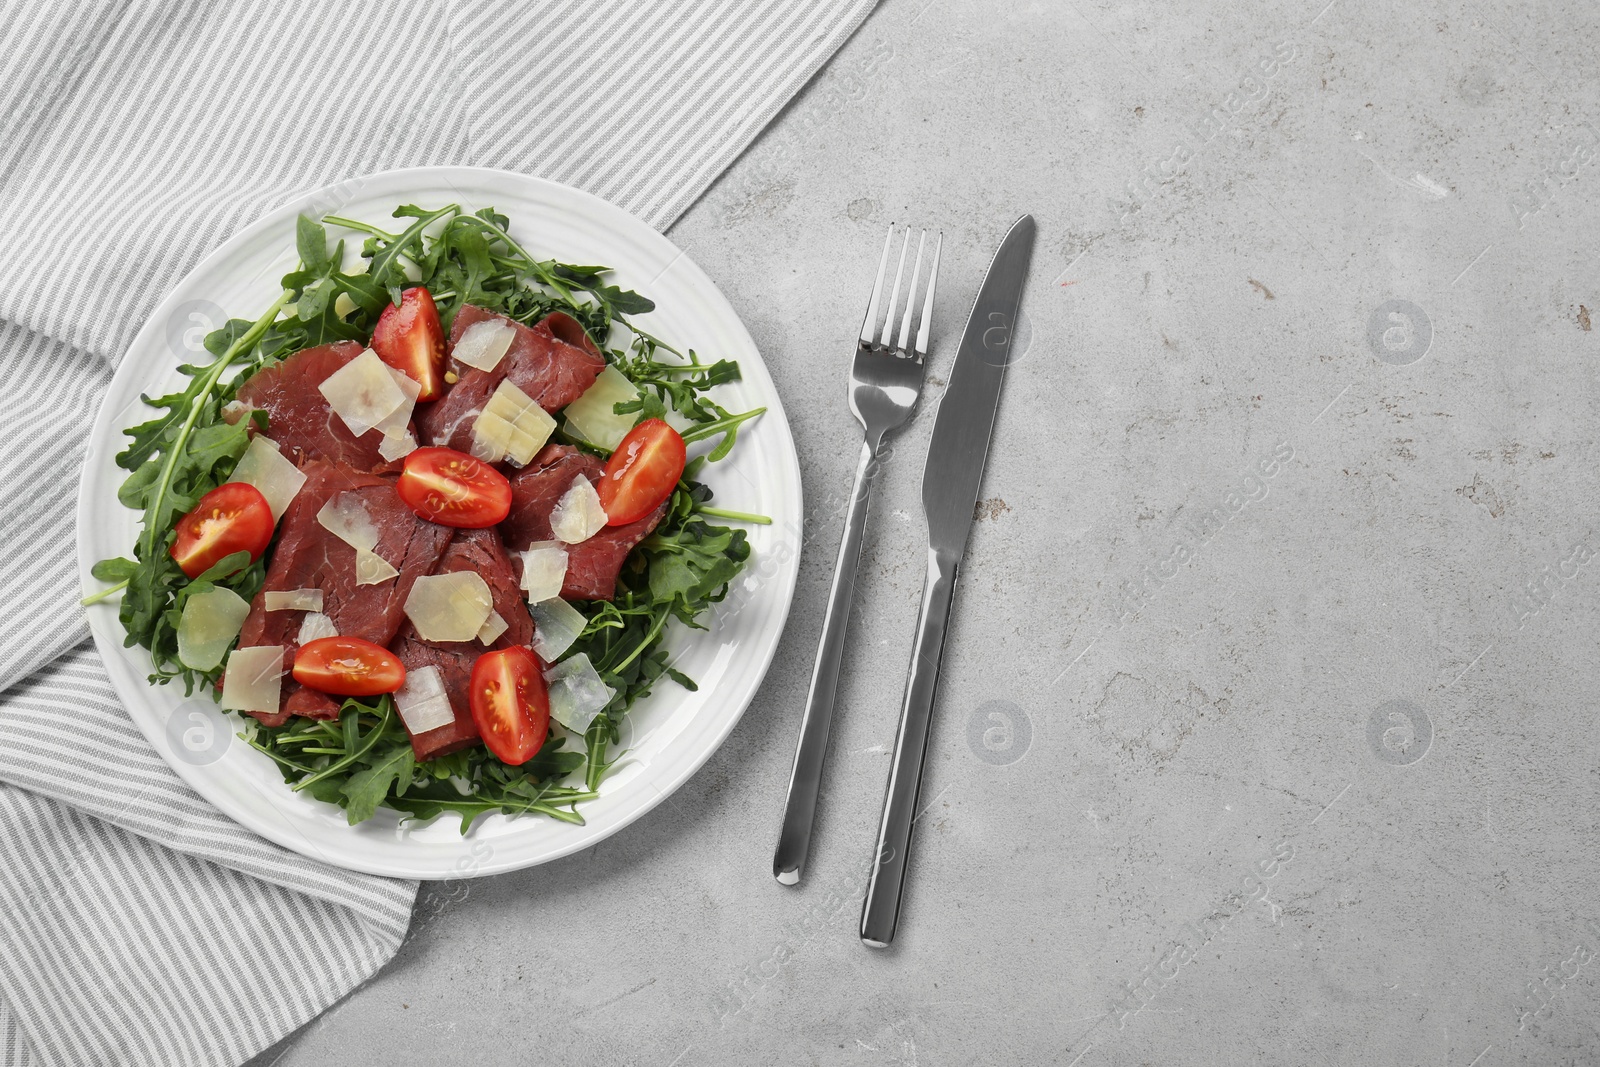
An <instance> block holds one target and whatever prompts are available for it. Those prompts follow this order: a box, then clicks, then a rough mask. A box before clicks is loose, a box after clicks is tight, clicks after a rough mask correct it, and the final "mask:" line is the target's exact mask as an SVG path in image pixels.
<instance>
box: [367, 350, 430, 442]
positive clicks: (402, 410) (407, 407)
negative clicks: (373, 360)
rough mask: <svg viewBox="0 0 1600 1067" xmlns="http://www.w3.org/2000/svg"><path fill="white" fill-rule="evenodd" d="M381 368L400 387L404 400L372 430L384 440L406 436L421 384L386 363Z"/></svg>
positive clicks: (409, 430) (409, 429) (409, 428)
mask: <svg viewBox="0 0 1600 1067" xmlns="http://www.w3.org/2000/svg"><path fill="white" fill-rule="evenodd" d="M383 368H384V370H386V371H388V372H389V377H391V378H393V379H394V384H395V385H398V386H399V387H400V392H401V393H403V394H405V400H404V401H402V402H401V404H400V406H399V407H397V408H395V409H394V410H393V411H391V412H389V414H388V415H386V416H384V418H383V421H381V422H379V423H378V424H377V425H376V426H374V427H373V429H375V430H377V431H378V432H379V433H381V434H382V435H383V436H384V437H385V438H389V437H400V436H401V435H408V434H410V432H411V411H412V409H413V408H415V407H416V404H417V397H419V396H421V395H422V383H421V382H419V381H417V380H416V379H415V378H413V377H411V375H409V374H407V373H405V372H404V371H400V370H396V369H394V368H393V367H391V366H389V365H388V364H387V363H385V364H384V365H383ZM379 451H380V452H381V451H382V446H381V445H380V446H379ZM386 458H387V457H386Z"/></svg>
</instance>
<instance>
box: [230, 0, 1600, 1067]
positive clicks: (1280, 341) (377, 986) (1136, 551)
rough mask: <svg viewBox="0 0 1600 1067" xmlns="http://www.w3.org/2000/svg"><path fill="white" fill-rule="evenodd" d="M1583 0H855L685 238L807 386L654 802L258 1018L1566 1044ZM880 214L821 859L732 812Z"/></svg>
mask: <svg viewBox="0 0 1600 1067" xmlns="http://www.w3.org/2000/svg"><path fill="white" fill-rule="evenodd" d="M1597 40H1600V8H1597V7H1596V6H1595V5H1592V4H1583V3H1577V2H1570V3H1555V2H1534V3H1528V4H1516V5H1512V4H1493V3H1486V2H1483V0H1460V2H1455V3H1443V2H1439V0H1419V2H1416V3H1408V4H1403V5H1396V4H1390V3H1379V2H1377V0H1332V2H1331V3H1330V2H1328V0H1273V2H1261V0H1246V2H1243V3H1222V2H1219V0H1206V2H1204V3H1202V4H1199V5H1190V6H1187V7H1186V8H1185V9H1184V10H1181V11H1178V10H1169V9H1168V8H1167V7H1166V6H1165V5H1157V4H1152V3H1147V2H1143V3H1127V4H1121V3H1113V2H1112V0H1069V2H1062V3H1043V2H1039V3H1012V4H1004V5H1000V4H992V3H986V2H982V0H931V2H930V0H887V2H885V3H884V4H883V5H882V6H881V7H880V8H879V9H878V10H877V11H876V12H875V13H874V14H873V15H872V16H871V17H870V18H869V19H868V21H867V22H866V23H865V24H864V25H863V26H862V28H861V30H860V31H859V32H858V33H857V34H856V35H855V37H854V38H852V40H851V41H850V42H849V43H848V44H847V45H846V47H845V48H844V49H843V50H842V51H841V52H840V53H839V54H838V55H837V56H836V57H835V58H834V60H833V61H832V62H831V64H830V65H829V66H828V67H827V68H826V69H825V70H824V71H823V73H822V74H821V75H819V77H818V78H817V79H816V80H815V81H814V82H813V83H812V84H811V85H810V86H808V87H807V89H806V90H805V91H804V93H802V94H801V95H800V96H799V97H798V98H797V99H796V100H795V101H794V103H793V104H792V105H791V106H790V107H789V108H788V109H787V110H786V111H785V112H784V113H783V115H782V116H781V117H780V118H779V120H778V121H777V122H776V123H775V124H774V125H773V126H772V128H770V129H769V130H767V131H766V133H765V134H764V135H763V136H762V137H761V138H760V140H759V141H758V142H757V143H756V144H755V145H754V146H753V147H752V148H751V149H750V150H749V151H748V152H747V153H746V154H745V155H744V157H742V158H741V159H740V160H739V162H738V163H737V164H736V165H735V166H734V167H733V168H732V169H731V170H730V171H729V172H728V173H727V174H725V175H724V176H723V177H722V178H721V180H720V181H719V182H718V183H717V184H716V186H715V187H714V188H713V189H712V190H711V191H710V192H709V193H708V194H707V195H706V196H705V197H704V198H703V199H702V200H701V201H700V202H699V203H698V204H696V205H695V207H694V208H693V209H692V210H691V211H690V212H689V213H688V214H687V215H686V216H685V217H684V218H683V219H682V220H681V221H680V222H679V223H678V224H677V225H676V226H674V227H673V229H672V230H671V232H670V236H671V238H672V239H673V240H674V241H676V242H677V243H678V244H679V245H680V246H682V247H683V248H685V249H686V250H687V251H688V253H689V255H690V256H691V257H692V258H693V259H694V260H695V261H696V262H697V263H698V264H699V265H700V266H701V267H702V268H704V270H705V271H706V272H707V273H708V274H709V275H710V276H711V277H712V278H713V279H714V280H715V281H716V283H717V284H718V285H719V286H721V288H722V289H723V291H724V292H725V293H726V294H727V296H728V298H729V300H730V301H731V302H732V303H733V305H734V307H735V308H736V309H737V310H738V311H739V313H740V314H741V315H742V316H743V317H744V319H745V321H746V323H747V324H748V326H749V328H750V331H751V333H752V334H753V336H754V337H755V339H756V342H757V344H758V345H759V346H760V348H761V350H762V352H763V355H764V357H765V359H766V361H767V363H768V365H769V366H770V367H771V369H772V373H773V375H774V377H775V378H776V381H777V384H778V387H779V389H780V391H781V393H782V396H783V398H784V401H785V403H786V405H787V407H788V411H789V416H790V419H791V420H792V423H793V428H794V433H795V438H796V444H797V446H798V449H799V454H800V458H801V465H802V470H803V474H804V488H805V494H806V506H807V515H808V519H807V522H806V524H805V527H804V533H803V537H802V538H800V539H799V540H803V549H804V551H803V558H802V564H801V570H800V583H799V588H798V591H797V593H796V596H795V600H794V607H793V611H792V614H791V615H790V617H789V623H788V629H787V631H786V633H785V636H784V640H783V643H782V645H781V647H780V649H779V652H778V656H777V659H776V661H775V662H774V664H773V666H772V669H771V672H770V674H769V675H768V677H767V680H766V683H765V685H764V686H763V688H762V690H761V692H760V693H759V695H758V696H757V697H756V700H755V702H754V703H753V704H752V706H751V707H750V710H749V712H748V713H747V714H746V715H745V717H744V719H743V721H742V722H741V723H740V724H739V726H738V728H737V730H736V731H735V732H734V733H733V735H732V736H731V738H730V739H729V740H728V742H727V743H726V744H725V745H724V746H723V748H722V749H721V750H720V751H719V752H718V753H717V754H716V755H715V756H714V757H713V758H712V759H711V761H710V762H709V763H708V764H707V765H706V766H705V768H704V769H703V770H701V771H700V773H699V774H698V775H696V776H695V777H694V778H693V779H692V780H691V781H689V783H688V784H687V785H686V786H684V787H683V789H681V790H680V791H679V792H678V793H677V794H676V795H674V796H673V797H672V798H671V800H670V802H669V803H666V804H663V805H662V806H661V807H660V808H658V809H657V810H656V811H655V812H653V813H652V814H651V815H650V816H648V817H646V818H644V819H642V820H640V821H638V822H636V823H635V824H633V825H632V826H630V827H628V828H627V829H626V830H624V831H623V832H621V833H618V834H617V835H616V836H614V837H612V838H610V839H608V840H606V841H605V842H603V843H602V844H600V845H599V846H597V847H595V848H592V849H590V850H588V851H587V852H584V853H582V854H580V855H576V856H573V857H570V858H568V859H564V860H561V861H559V862H555V863H551V864H548V865H546V866H542V867H538V868H535V869H532V870H526V871H522V872H520V873H516V874H508V875H504V876H500V877H495V878H486V879H481V880H475V881H470V882H459V883H454V884H448V885H425V886H424V887H423V889H422V891H421V894H420V896H419V901H418V910H417V914H416V918H415V920H414V924H413V929H412V932H411V935H410V937H409V938H408V940H407V942H406V944H405V945H404V947H403V948H402V949H401V950H400V953H399V955H398V957H397V958H396V959H395V960H394V962H393V963H391V964H390V965H389V966H388V967H387V968H386V969H384V970H383V971H382V972H381V973H380V974H379V975H378V976H377V977H376V978H375V979H374V980H373V981H372V982H370V983H369V984H368V985H366V986H365V987H364V988H362V989H360V990H358V991H357V992H356V993H354V994H353V995H351V996H350V997H349V998H347V999H346V1000H345V1001H343V1002H342V1003H340V1004H339V1005H337V1006H335V1007H334V1008H333V1009H332V1010H331V1011H329V1012H328V1013H327V1014H326V1015H325V1016H324V1017H323V1018H321V1019H319V1020H317V1021H316V1022H314V1023H313V1024H311V1025H310V1026H309V1027H308V1028H306V1029H305V1030H303V1031H301V1032H300V1033H299V1034H296V1035H294V1036H292V1037H291V1038H289V1039H287V1040H286V1041H284V1042H283V1043H281V1044H280V1045H279V1046H277V1047H275V1048H273V1049H271V1050H269V1051H268V1052H266V1053H265V1054H263V1055H262V1056H261V1057H259V1058H258V1059H257V1060H256V1061H254V1062H255V1063H256V1064H258V1065H263V1067H264V1065H266V1064H277V1065H280V1067H296V1065H300V1064H307V1065H309V1064H324V1063H346V1064H389V1063H472V1064H501V1063H504V1064H512V1063H517V1064H521V1063H529V1062H534V1063H546V1062H548V1063H555V1064H562V1063H565V1064H644V1065H659V1067H669V1065H677V1067H692V1065H695V1064H729V1065H732V1064H738V1065H746V1064H762V1063H775V1064H776V1063H782V1064H804V1063H818V1064H862V1065H866V1064H891V1063H908V1064H909V1063H916V1064H924V1065H927V1064H1036V1063H1037V1064H1046V1063H1049V1064H1062V1065H1070V1064H1082V1065H1084V1067H1093V1065H1100V1064H1127V1065H1134V1064H1146V1063H1150V1064H1163V1065H1166V1064H1196V1065H1201V1064H1218V1065H1221V1064H1241V1063H1262V1064H1362V1065H1368V1064H1424V1063H1425V1064H1442V1065H1461V1067H1465V1065H1468V1064H1476V1065H1482V1067H1489V1065H1492V1064H1505V1063H1529V1064H1535V1063H1539V1064H1543V1063H1551V1064H1553V1063H1563V1064H1566V1063H1593V1062H1596V1061H1600V1030H1597V1027H1596V1021H1595V1020H1596V1019H1597V1017H1600V1014H1597V1007H1600V960H1597V959H1596V956H1597V954H1600V921H1597V920H1600V863H1597V860H1596V853H1597V849H1596V845H1597V843H1600V842H1597V839H1596V815H1595V812H1596V801H1597V799H1600V777H1597V773H1596V769H1595V760H1594V756H1593V753H1594V751H1595V748H1596V742H1595V732H1596V731H1595V720H1596V702H1595V699H1594V695H1593V693H1594V690H1593V683H1594V681H1595V678H1596V668H1595V665H1594V650H1595V642H1596V637H1597V635H1600V561H1596V559H1595V554H1596V553H1597V552H1600V529H1597V526H1596V515H1595V510H1594V504H1595V501H1596V499H1597V497H1596V489H1597V480H1600V472H1597V462H1600V448H1597V447H1596V443H1595V432H1594V427H1595V425H1596V424H1597V414H1600V413H1597V405H1600V381H1597V376H1596V367H1597V365H1600V336H1597V335H1596V334H1595V333H1593V332H1591V319H1592V318H1593V317H1594V316H1595V315H1596V314H1600V279H1597V273H1600V235H1597V230H1596V226H1595V223H1596V217H1597V203H1600V202H1597V198H1596V195H1595V191H1596V189H1597V188H1600V128H1597V127H1596V126H1595V125H1592V124H1591V123H1592V122H1600V99H1597V95H1600V78H1597V77H1596V75H1597V73H1600V72H1597V62H1596V52H1595V42H1596V41H1597ZM1023 212H1031V213H1032V214H1033V215H1034V216H1035V217H1036V218H1037V220H1038V223H1039V241H1038V246H1037V251H1036V254H1035V258H1034V264H1033V272H1032V276H1031V278H1030V280H1029V283H1028V287H1027V292H1026V295H1025V297H1024V301H1023V308H1024V311H1025V313H1026V316H1027V331H1026V335H1024V336H1019V339H1018V344H1019V346H1021V347H1022V354H1021V356H1020V358H1019V359H1018V360H1017V362H1016V363H1015V364H1014V366H1013V367H1012V369H1011V372H1010V378H1009V380H1008V382H1007V386H1006V394H1005V398H1004V401H1003V404H1002V407H1001V411H1000V415H999V421H998V425H997V428H996V432H995V439H994V449H993V453H992V455H991V458H990V461H989V466H988V472H987V475H986V480H985V483H984V491H983V497H984V504H983V505H982V506H981V507H980V509H979V510H980V516H979V521H978V522H977V523H976V524H975V526H974V528H973V532H972V538H971V542H970V545H969V550H968V551H969V555H968V561H967V565H966V569H965V572H964V575H963V586H962V590H961V592H960V594H959V596H958V598H957V604H956V611H955V617H954V623H953V631H952V635H951V644H950V646H949V647H948V650H947V652H946V655H945V660H944V674H943V681H942V690H941V696H940V706H939V711H938V717H937V725H936V727H935V731H934V735H933V738H932V743H931V747H930V752H929V760H928V767H927V777H926V779H925V781H924V793H923V797H924V799H925V801H927V802H928V803H929V808H928V810H927V812H926V814H925V815H924V817H923V819H922V821H921V823H920V824H919V831H918V837H917V841H916V844H915V847H914V850H913V851H914V860H913V872H912V877H911V880H910V884H909V887H908V890H907V897H906V903H905V912H904V915H903V922H902V925H901V930H900V937H899V940H898V941H897V943H896V944H895V945H894V946H893V947H892V948H891V949H889V950H887V951H872V950H869V949H867V948H865V947H863V946H862V945H861V943H860V942H859V941H858V940H857V936H856V925H857V921H858V917H859V898H860V895H861V892H862V888H863V879H864V875H865V872H866V869H867V865H868V862H869V860H870V856H871V851H872V844H873V838H874V835H875V833H876V828H877V820H878V814H879V810H880V805H881V800H882V795H883V789H884V782H885V778H886V773H887V768H888V758H889V757H888V749H889V747H890V745H891V743H892V741H893V737H894V728H895V720H896V717H897V714H898V705H899V700H900V695H901V689H902V686H903V684H904V678H905V665H906V663H907V661H908V658H909V649H910V643H911V635H912V628H913V623H914V621H915V615H916V601H917V598H918V595H919V592H920V589H921V582H922V576H923V566H922V563H923V548H922V543H921V539H922V537H923V536H924V525H923V520H922V514H921V509H920V504H919V500H920V497H919V490H920V483H921V466H922V455H923V453H924V451H925V449H926V445H927V438H928V433H929V430H930V427H931V425H932V419H931V417H930V413H931V409H932V406H933V404H932V401H933V400H934V399H936V397H937V393H938V386H939V385H941V384H942V381H943V375H944V374H945V373H947V370H948V367H949V361H950V359H951V358H952V355H953V352H954V347H955V341H956V339H957V337H958V336H959V333H960V330H961V326H962V324H963V322H964V320H965V316H966V313H967V310H968V308H969V306H970V302H971V300H972V298H973V296H974V294H975V292H976V289H977V285H978V282H979V279H980V277H981V274H982V270H983V268H984V266H985V265H986V263H987V260H988V257H989V256H990V255H991V253H992V252H993V250H994V247H995V245H996V243H997V242H998V240H999V238H1000V236H1001V234H1002V233H1003V232H1004V230H1005V228H1006V226H1007V225H1008V224H1009V223H1010V222H1011V221H1012V220H1013V219H1014V218H1015V217H1016V216H1018V215H1020V214H1021V213H1023ZM891 222H899V223H908V224H911V225H916V226H937V227H940V228H942V230H943V232H944V238H945V245H944V250H945V256H944V268H943V273H942V278H943V282H944V285H943V288H942V290H941V296H942V301H941V306H940V307H939V308H938V312H937V315H936V322H935V328H936V334H937V336H938V338H939V343H938V344H937V345H936V348H935V352H934V355H933V357H932V360H931V364H930V382H931V383H932V388H931V389H930V393H931V394H933V395H932V396H931V397H928V398H926V399H927V401H928V402H927V403H925V406H924V410H923V412H922V413H921V415H920V416H919V417H918V418H917V419H916V420H915V421H914V422H913V424H912V425H911V426H910V428H909V429H908V430H907V432H906V433H905V434H904V435H903V436H901V437H900V438H898V439H897V441H896V443H895V450H894V454H893V456H892V458H891V459H890V461H889V462H888V464H887V465H886V468H885V471H884V475H883V478H882V482H881V484H880V488H879V496H878V497H877V498H876V501H875V508H874V513H873V516H872V521H871V527H870V531H869V534H868V537H867V541H866V547H865V553H864V562H863V572H862V573H863V580H862V582H861V587H860V595H859V597H858V598H857V601H856V605H855V612H854V615H853V617H852V622H851V626H852V630H851V633H852V640H851V651H850V653H849V656H848V658H847V659H846V662H845V666H844V675H843V680H842V684H841V690H840V714H839V718H838V721H837V724H836V732H835V743H834V746H833V751H832V756H831V759H830V764H829V774H828V778H827V781H826V792H825V795H824V800H823V804H822V808H821V813H820V824H819V827H818V838H817V844H816V848H815V849H814V852H813V857H812V862H811V865H810V869H809V873H808V878H807V881H806V882H805V883H804V884H803V885H801V886H799V887H798V888H794V889H788V888H784V887H780V886H778V885H777V884H775V883H774V881H773V879H772V876H771V874H770V863H771V851H772V846H773V842H774V838H775V833H776V829H777V824H778V819H779V813H780V808H781V804H782V799H783V792H784V786H785V783H786V781H787V776H788V770H789V764H790V760H791V758H792V755H793V745H794V740H795V736H796V730H797V724H798V719H799V714H800V710H801V705H802V703H803V700H804V697H805V691H806V683H807V680H808V675H809V669H810V664H811V659H812V656H813V653H814V652H815V647H816V641H817V637H818V633H819V629H820V626H821V616H822V607H823V603H824V600H825V597H826V593H827V586H828V581H829V577H830V574H831V569H832V563H833V555H834V550H835V548H836V546H837V538H838V535H839V521H840V520H839V509H840V506H841V504H842V501H843V499H844V498H845V495H846V494H847V493H848V491H849V483H850V478H851V475H852V472H853V470H854V464H855V459H856V454H857V450H858V448H859V446H858V444H857V443H856V442H857V440H858V431H857V428H856V425H855V423H854V421H853V419H852V417H851V416H850V414H849V412H848V410H847V408H846V405H845V402H844V389H843V384H844V378H845V374H846V370H847V366H848V357H849V351H850V339H851V336H852V334H853V331H854V329H855V327H856V323H857V321H858V319H857V316H858V315H859V314H860V313H861V310H862V305H863V302H864V296H865V293H866V291H867V288H868V287H869V285H870V279H871V275H872V272H873V269H874V265H875V260H876V254H877V250H878V248H879V245H880V242H881V241H882V238H883V234H884V232H885V229H886V227H887V226H888V224H889V223H891Z"/></svg>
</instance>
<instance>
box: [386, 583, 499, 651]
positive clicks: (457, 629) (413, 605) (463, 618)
mask: <svg viewBox="0 0 1600 1067" xmlns="http://www.w3.org/2000/svg"><path fill="white" fill-rule="evenodd" d="M493 610H494V597H493V596H492V594H491V593H490V592H489V585H488V583H487V582H485V581H484V580H483V578H482V577H481V576H479V575H478V573H477V572H476V571H451V572H450V573H448V574H429V575H424V576H423V577H421V578H418V579H417V581H416V584H414V585H413V586H412V587H411V594H410V595H409V596H407V597H406V617H407V618H409V619H410V620H411V623H412V625H413V626H415V627H416V628H417V633H418V634H420V635H421V636H422V639H423V640H424V641H472V640H475V639H476V638H477V636H478V634H479V632H480V631H481V630H482V629H483V624H484V623H485V622H487V621H488V619H489V615H490V613H491V612H492V611H493Z"/></svg>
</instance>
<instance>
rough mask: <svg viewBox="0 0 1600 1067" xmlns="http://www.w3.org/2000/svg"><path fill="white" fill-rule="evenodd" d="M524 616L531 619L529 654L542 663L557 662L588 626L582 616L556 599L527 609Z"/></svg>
mask: <svg viewBox="0 0 1600 1067" xmlns="http://www.w3.org/2000/svg"><path fill="white" fill-rule="evenodd" d="M528 613H529V614H530V615H532V616H533V650H534V651H535V652H537V653H538V654H539V658H540V659H542V660H544V661H545V662H546V663H551V662H553V661H555V660H557V659H560V658H561V655H562V653H564V652H566V650H567V649H569V648H571V647H572V643H573V642H574V641H576V640H577V639H578V637H579V636H580V635H581V634H582V633H583V630H584V627H586V626H588V625H589V620H588V619H586V618H585V617H584V614H583V612H581V611H579V610H578V609H577V608H575V607H573V606H572V605H571V604H569V603H567V602H566V601H565V600H562V599H561V598H560V597H558V596H557V597H551V598H550V599H549V600H541V601H539V602H538V603H537V604H531V605H529V607H528Z"/></svg>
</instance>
